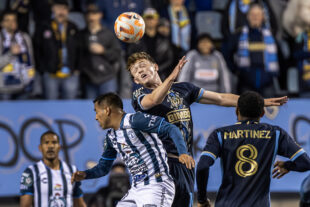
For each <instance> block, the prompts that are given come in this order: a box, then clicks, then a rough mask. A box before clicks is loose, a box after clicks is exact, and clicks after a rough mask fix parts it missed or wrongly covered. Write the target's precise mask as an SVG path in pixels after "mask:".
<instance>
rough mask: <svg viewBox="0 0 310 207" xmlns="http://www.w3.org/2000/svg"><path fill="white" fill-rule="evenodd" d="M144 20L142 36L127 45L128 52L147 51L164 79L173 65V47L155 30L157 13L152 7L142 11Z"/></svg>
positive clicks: (168, 40) (166, 38) (157, 20)
mask: <svg viewBox="0 0 310 207" xmlns="http://www.w3.org/2000/svg"><path fill="white" fill-rule="evenodd" d="M143 19H144V21H145V34H144V37H143V38H142V39H141V40H140V41H139V42H138V43H137V44H131V45H129V47H128V54H129V55H131V54H132V53H135V52H147V53H149V54H150V55H151V56H152V57H154V59H155V61H156V62H157V64H158V68H159V69H158V73H159V76H160V78H161V79H166V77H168V75H169V74H170V73H171V71H172V69H173V65H174V61H175V60H174V48H173V45H172V43H171V41H170V38H168V37H166V36H163V35H161V34H160V33H159V32H158V31H157V27H158V23H159V14H158V13H157V11H156V10H155V9H153V8H147V9H146V10H145V11H144V12H143Z"/></svg>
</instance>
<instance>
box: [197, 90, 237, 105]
mask: <svg viewBox="0 0 310 207" xmlns="http://www.w3.org/2000/svg"><path fill="white" fill-rule="evenodd" d="M238 99H239V96H238V95H235V94H231V93H217V92H213V91H204V93H203V95H202V97H201V99H200V101H199V103H201V104H213V105H218V106H227V107H235V106H237V103H238Z"/></svg>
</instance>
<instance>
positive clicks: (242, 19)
mask: <svg viewBox="0 0 310 207" xmlns="http://www.w3.org/2000/svg"><path fill="white" fill-rule="evenodd" d="M254 3H259V4H261V5H262V7H263V9H264V12H265V22H266V25H265V26H267V27H268V28H269V29H271V30H272V31H273V32H274V33H275V31H277V22H276V18H275V15H274V13H273V11H272V7H271V6H270V4H269V2H268V0H246V1H245V0H230V1H229V3H228V4H227V7H226V9H225V12H224V15H223V20H222V34H223V36H224V39H225V40H228V41H229V36H230V35H231V34H234V33H235V32H236V31H237V30H238V29H239V28H240V27H243V26H244V25H246V24H247V13H248V11H249V10H250V6H251V4H254Z"/></svg>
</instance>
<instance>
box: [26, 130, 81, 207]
mask: <svg viewBox="0 0 310 207" xmlns="http://www.w3.org/2000/svg"><path fill="white" fill-rule="evenodd" d="M39 150H40V151H41V153H42V156H43V159H42V160H40V161H39V162H37V163H35V164H33V165H30V166H29V167H28V168H27V169H26V170H25V171H24V173H23V174H22V178H21V184H20V193H21V197H20V206H21V207H30V206H36V207H45V206H75V207H86V204H85V202H84V200H83V192H82V190H81V188H80V185H81V183H80V182H77V183H75V184H74V185H72V184H71V182H70V181H71V175H72V174H73V173H74V172H76V170H77V169H76V167H75V166H73V165H68V164H67V163H65V162H64V161H61V160H59V157H58V154H59V150H60V144H59V137H58V135H57V134H56V133H54V132H52V131H47V132H45V133H44V134H42V136H41V140H40V145H39Z"/></svg>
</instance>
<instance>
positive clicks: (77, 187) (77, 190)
mask: <svg viewBox="0 0 310 207" xmlns="http://www.w3.org/2000/svg"><path fill="white" fill-rule="evenodd" d="M72 196H73V198H81V197H83V191H82V189H81V182H75V183H74V186H73V192H72Z"/></svg>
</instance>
